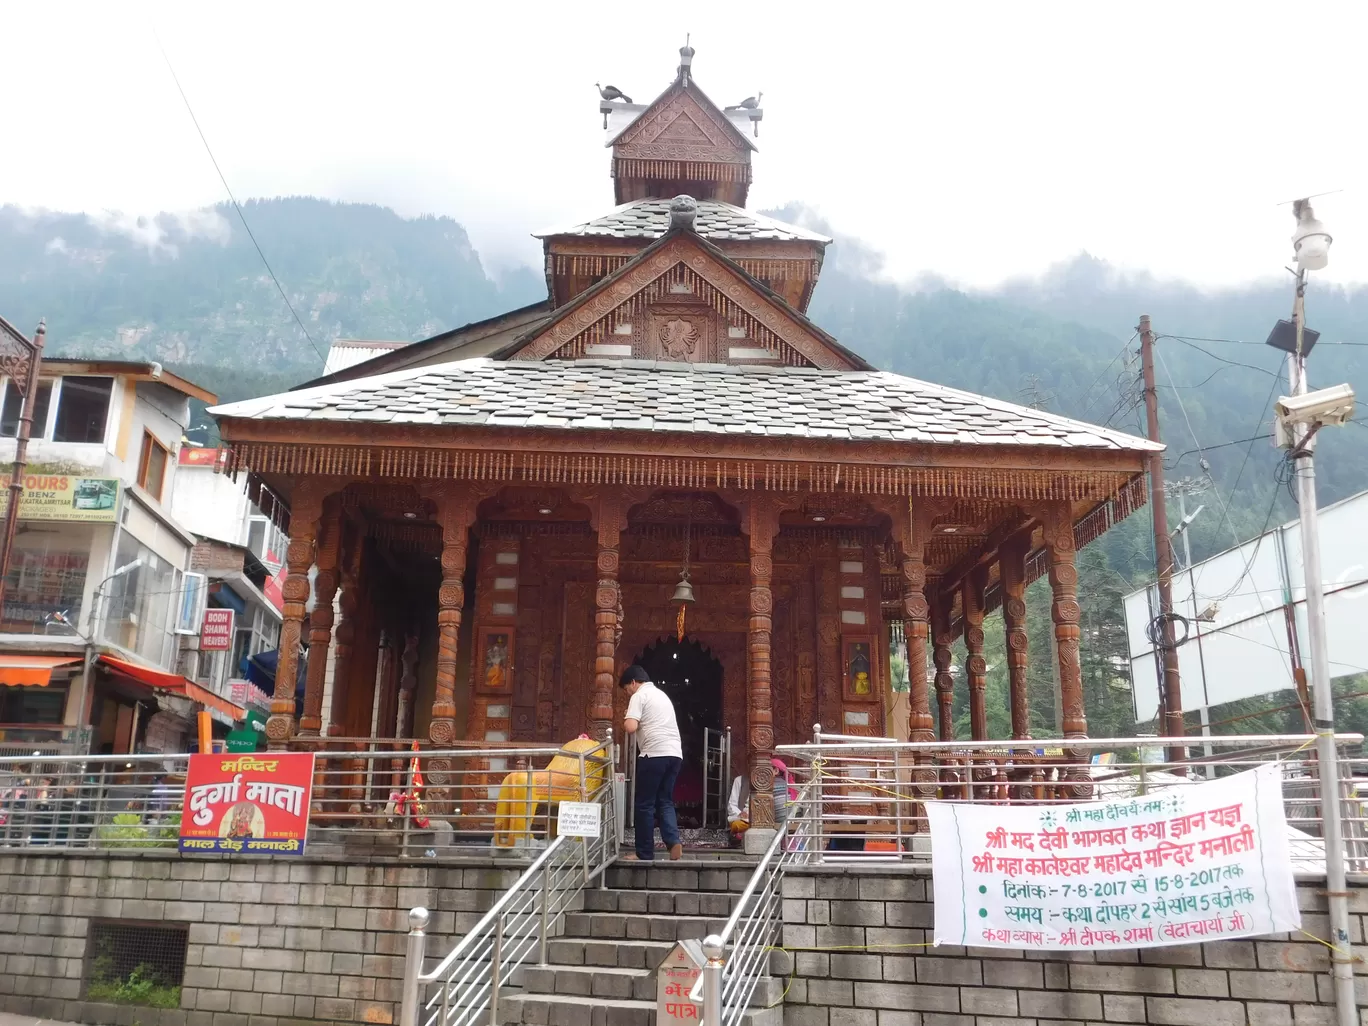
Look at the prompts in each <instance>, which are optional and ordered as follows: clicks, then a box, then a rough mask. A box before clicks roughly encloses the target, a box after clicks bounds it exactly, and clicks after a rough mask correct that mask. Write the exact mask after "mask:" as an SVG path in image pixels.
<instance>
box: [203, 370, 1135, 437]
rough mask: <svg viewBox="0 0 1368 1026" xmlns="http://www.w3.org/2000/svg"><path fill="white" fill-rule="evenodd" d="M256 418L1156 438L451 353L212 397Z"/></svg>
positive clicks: (908, 400) (750, 385) (736, 373)
mask: <svg viewBox="0 0 1368 1026" xmlns="http://www.w3.org/2000/svg"><path fill="white" fill-rule="evenodd" d="M210 412H211V413H213V414H214V415H215V416H218V417H225V418H241V419H250V420H257V421H265V420H282V421H292V422H297V421H331V422H338V421H353V422H358V423H366V424H432V425H453V426H459V425H487V426H490V427H512V428H519V427H529V428H560V429H566V430H575V429H600V430H602V429H612V430H617V431H629V432H679V431H683V432H689V433H705V434H740V435H762V436H776V437H801V438H837V439H848V440H863V439H871V440H884V441H903V442H912V443H932V444H945V445H1003V446H1044V447H1049V448H1068V449H1094V450H1116V451H1152V450H1154V449H1156V448H1160V447H1159V446H1156V445H1155V443H1153V442H1149V441H1146V440H1145V439H1143V438H1136V437H1134V436H1132V435H1127V434H1124V433H1122V432H1119V431H1111V430H1108V429H1106V428H1099V427H1095V426H1093V425H1091V424H1086V423H1084V422H1082V421H1077V420H1071V419H1069V418H1067V417H1060V416H1056V415H1054V414H1050V413H1043V412H1041V411H1039V410H1033V409H1030V408H1029V407H1024V406H1016V405H1014V404H1012V403H1006V402H1002V401H1000V400H997V399H989V398H987V397H985V396H980V395H974V394H973V393H971V392H962V391H959V390H958V389H953V388H946V387H944V386H941V385H934V384H931V383H929V382H925V381H918V380H916V379H915V378H907V377H903V376H901V375H898V374H890V373H887V372H885V371H823V370H816V369H813V368H806V367H736V366H723V365H715V364H687V363H658V362H651V361H640V360H549V361H545V362H536V361H530V360H529V361H499V360H489V359H473V360H461V361H457V362H454V363H447V364H441V365H437V366H432V367H422V368H414V369H411V370H405V371H396V372H394V373H392V374H384V375H378V376H376V377H370V378H361V379H358V380H355V381H347V382H339V383H335V384H330V385H322V386H319V387H317V388H308V389H301V390H299V391H296V392H286V393H284V394H281V395H274V396H265V397H263V398H260V399H249V400H246V401H244V402H239V403H232V404H229V405H226V406H219V407H216V408H214V409H213V410H211V411H210Z"/></svg>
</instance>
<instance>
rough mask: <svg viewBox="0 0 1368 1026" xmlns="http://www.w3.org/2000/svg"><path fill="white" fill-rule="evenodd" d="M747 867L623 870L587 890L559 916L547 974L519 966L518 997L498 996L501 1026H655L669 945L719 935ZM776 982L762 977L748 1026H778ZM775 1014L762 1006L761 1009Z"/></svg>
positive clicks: (707, 864)
mask: <svg viewBox="0 0 1368 1026" xmlns="http://www.w3.org/2000/svg"><path fill="white" fill-rule="evenodd" d="M754 868H755V867H754V864H753V863H747V862H743V861H736V860H721V859H701V860H697V861H693V860H690V861H679V862H653V863H646V864H633V863H622V864H618V865H615V866H613V867H611V868H610V869H609V870H608V873H607V887H606V888H605V889H602V890H600V889H598V888H596V887H595V888H591V889H589V890H586V891H585V892H584V911H583V912H572V913H568V914H567V915H566V916H565V923H564V930H563V936H560V937H557V938H556V939H554V940H552V941H550V942H549V944H548V945H547V947H548V956H547V962H548V963H549V964H548V965H547V966H545V967H541V966H537V965H535V964H530V965H525V966H524V967H523V969H522V970H521V971H520V973H519V975H518V979H517V980H516V981H515V982H516V983H517V984H518V987H519V991H518V992H516V993H510V994H508V995H507V996H506V997H504V998H502V999H501V1001H500V1005H499V1018H500V1020H501V1021H502V1023H504V1024H518V1026H521V1024H527V1026H656V974H655V970H656V968H657V967H658V966H659V965H660V963H661V962H662V961H664V959H665V956H666V955H667V954H669V952H670V950H671V949H672V948H673V947H674V945H675V942H676V941H679V940H686V939H690V938H696V939H699V940H702V939H703V938H704V937H706V936H707V935H708V934H710V933H717V932H718V931H720V930H721V929H722V927H723V926H724V925H725V923H726V921H727V917H728V916H729V915H731V913H732V910H733V909H734V908H736V903H737V901H738V899H739V898H740V892H741V891H743V890H744V889H745V886H746V883H747V881H748V880H749V879H750V875H751V873H752V872H753V871H754ZM782 994H783V981H782V980H777V979H774V978H772V977H766V978H764V979H762V980H761V981H760V983H759V985H758V986H757V987H756V991H755V996H754V997H753V998H752V1001H751V1006H752V1007H751V1008H750V1009H749V1010H748V1011H747V1012H746V1013H745V1015H744V1016H743V1017H742V1023H743V1024H747V1026H782V1024H783V1018H784V1017H783V1008H782V1006H780V1005H779V1000H780V998H781V996H782ZM771 1005H773V1006H775V1007H768V1006H771Z"/></svg>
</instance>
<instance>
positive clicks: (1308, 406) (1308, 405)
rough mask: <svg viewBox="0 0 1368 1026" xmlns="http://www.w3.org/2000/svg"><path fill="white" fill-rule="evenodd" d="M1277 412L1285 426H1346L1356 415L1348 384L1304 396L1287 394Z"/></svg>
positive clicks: (1352, 393) (1278, 405)
mask: <svg viewBox="0 0 1368 1026" xmlns="http://www.w3.org/2000/svg"><path fill="white" fill-rule="evenodd" d="M1274 409H1275V410H1276V411H1277V414H1278V420H1279V421H1281V422H1282V424H1283V425H1284V426H1290V425H1293V424H1312V425H1316V426H1317V427H1321V426H1324V425H1327V424H1330V425H1334V424H1343V423H1344V422H1345V421H1347V420H1348V419H1349V418H1350V417H1352V416H1353V415H1354V390H1353V388H1352V387H1350V386H1349V385H1334V386H1332V387H1331V388H1321V389H1317V390H1316V391H1314V392H1307V393H1306V394H1305V395H1285V396H1283V397H1282V398H1281V399H1279V400H1278V404H1277V406H1275V407H1274Z"/></svg>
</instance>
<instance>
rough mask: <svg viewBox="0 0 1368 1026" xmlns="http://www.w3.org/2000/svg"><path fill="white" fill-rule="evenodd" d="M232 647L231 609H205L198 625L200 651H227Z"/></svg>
mask: <svg viewBox="0 0 1368 1026" xmlns="http://www.w3.org/2000/svg"><path fill="white" fill-rule="evenodd" d="M232 647H233V611H232V610H231V609H206V610H205V611H204V624H203V625H202V626H201V627H200V651H201V652H227V651H228V650H229V649H230V648H232Z"/></svg>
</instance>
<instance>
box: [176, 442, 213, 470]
mask: <svg viewBox="0 0 1368 1026" xmlns="http://www.w3.org/2000/svg"><path fill="white" fill-rule="evenodd" d="M222 451H223V450H221V449H214V448H203V447H198V446H193V445H183V446H181V450H180V454H179V455H178V456H177V458H176V462H177V463H179V464H180V465H181V466H182V467H212V466H214V465H215V464H217V463H218V461H219V453H220V452H222Z"/></svg>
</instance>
